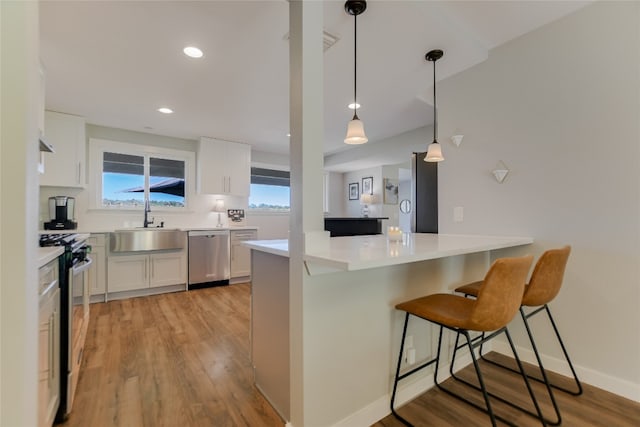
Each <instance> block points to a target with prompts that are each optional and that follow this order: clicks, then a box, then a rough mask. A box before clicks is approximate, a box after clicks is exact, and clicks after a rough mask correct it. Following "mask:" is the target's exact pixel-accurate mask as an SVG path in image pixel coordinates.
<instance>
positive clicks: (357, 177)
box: [341, 167, 382, 217]
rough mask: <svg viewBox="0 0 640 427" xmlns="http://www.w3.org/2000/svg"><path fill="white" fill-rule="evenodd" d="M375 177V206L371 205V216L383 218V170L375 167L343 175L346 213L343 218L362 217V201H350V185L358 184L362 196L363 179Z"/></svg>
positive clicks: (344, 212)
mask: <svg viewBox="0 0 640 427" xmlns="http://www.w3.org/2000/svg"><path fill="white" fill-rule="evenodd" d="M368 177H373V204H371V205H369V216H370V217H375V216H382V168H381V167H374V168H367V169H359V170H357V171H353V172H347V173H345V174H343V177H342V179H343V188H344V203H345V204H344V211H343V215H341V216H350V217H353V216H355V217H357V216H362V208H363V206H362V205H361V204H360V200H359V199H358V200H349V184H351V183H354V182H355V183H357V184H358V189H359V194H360V196H362V178H368Z"/></svg>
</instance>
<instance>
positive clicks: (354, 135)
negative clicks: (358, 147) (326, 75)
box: [344, 0, 369, 144]
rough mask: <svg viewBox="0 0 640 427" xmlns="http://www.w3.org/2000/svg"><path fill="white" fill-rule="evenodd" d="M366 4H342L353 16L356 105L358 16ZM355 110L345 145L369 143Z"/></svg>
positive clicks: (359, 0)
mask: <svg viewBox="0 0 640 427" xmlns="http://www.w3.org/2000/svg"><path fill="white" fill-rule="evenodd" d="M366 8H367V2H366V1H364V0H349V1H347V2H346V3H345V4H344V10H346V11H347V13H348V14H349V15H352V16H353V103H354V105H357V102H358V101H357V99H356V93H357V91H356V90H357V87H358V76H357V70H358V57H357V52H358V39H357V37H358V15H360V14H361V13H362V12H364V11H365V9H366ZM357 111H358V110H357V109H356V108H354V110H353V118H352V119H351V121H350V122H349V125H348V127H347V136H346V137H345V139H344V143H345V144H364V143H365V142H367V141H369V139H368V138H367V136H366V135H365V134H364V125H363V124H362V121H360V118H359V117H358V113H357Z"/></svg>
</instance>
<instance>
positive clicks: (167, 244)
mask: <svg viewBox="0 0 640 427" xmlns="http://www.w3.org/2000/svg"><path fill="white" fill-rule="evenodd" d="M109 240H110V243H109V250H110V251H111V252H140V251H162V250H169V249H173V250H175V249H184V248H186V247H187V232H186V231H182V230H179V229H171V228H135V229H125V230H116V231H114V232H113V233H111V238H110V239H109Z"/></svg>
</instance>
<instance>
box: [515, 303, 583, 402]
mask: <svg viewBox="0 0 640 427" xmlns="http://www.w3.org/2000/svg"><path fill="white" fill-rule="evenodd" d="M544 309H545V311H546V312H547V316H548V317H549V321H550V322H551V326H553V331H554V332H555V333H556V337H557V338H558V342H559V343H560V347H561V348H562V352H563V353H564V358H565V359H566V360H567V363H568V364H569V369H571V373H572V374H573V379H574V380H575V382H576V385H577V386H578V390H577V391H572V390H569V389H566V388H563V387H559V386H554V385H553V384H552V387H555V388H557V389H558V390H562V391H564V392H566V393H569V394H572V395H574V396H580V395H581V394H582V384H581V383H580V380H579V379H578V374H576V370H575V369H574V368H573V363H571V359H569V353H567V349H566V348H565V346H564V342H562V338H560V332H558V328H557V327H556V322H554V321H553V316H552V315H551V310H549V306H548V305H547V304H545V305H544ZM527 317H528V316H527Z"/></svg>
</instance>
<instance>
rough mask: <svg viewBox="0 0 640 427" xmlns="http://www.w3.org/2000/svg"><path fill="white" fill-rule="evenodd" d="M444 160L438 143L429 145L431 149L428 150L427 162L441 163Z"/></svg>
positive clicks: (425, 159)
mask: <svg viewBox="0 0 640 427" xmlns="http://www.w3.org/2000/svg"><path fill="white" fill-rule="evenodd" d="M443 160H444V157H442V148H441V147H440V144H439V143H438V142H437V141H434V142H432V143H431V144H429V148H428V149H427V155H426V156H425V158H424V161H425V162H441V161H443Z"/></svg>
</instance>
